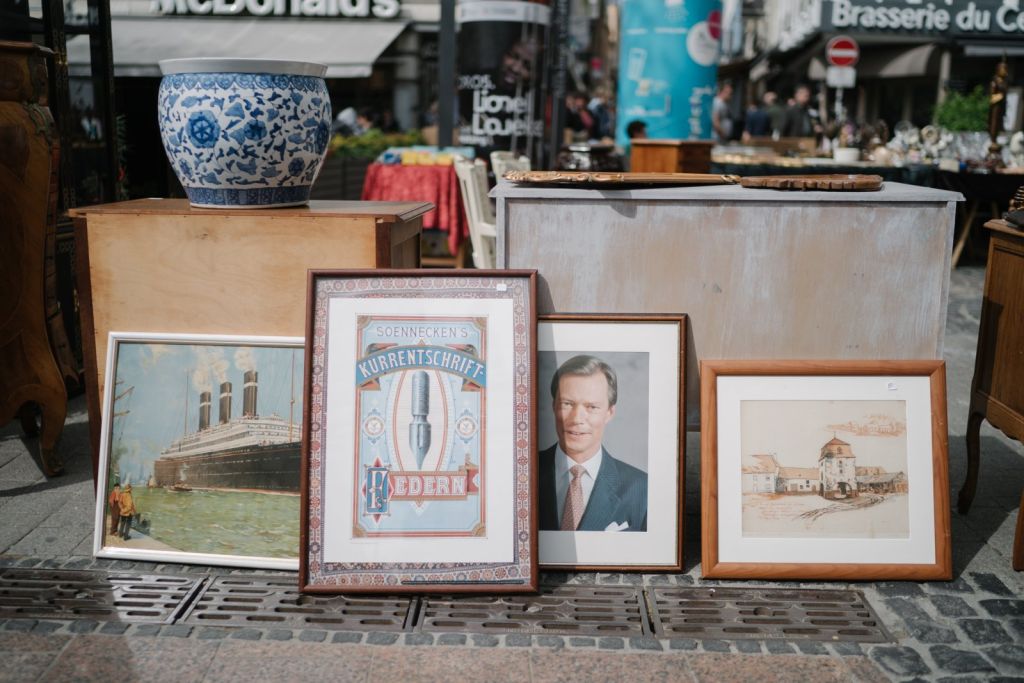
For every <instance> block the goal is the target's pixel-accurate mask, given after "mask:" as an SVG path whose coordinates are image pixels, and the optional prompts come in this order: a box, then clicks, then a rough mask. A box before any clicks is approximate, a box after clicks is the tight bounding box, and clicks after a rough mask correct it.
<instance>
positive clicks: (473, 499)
mask: <svg viewBox="0 0 1024 683" xmlns="http://www.w3.org/2000/svg"><path fill="white" fill-rule="evenodd" d="M535 288H536V272H535V271H447V272H444V273H439V274H437V275H434V274H431V273H429V272H426V271H419V270H416V271H396V270H391V271H388V270H376V271H310V274H309V298H308V306H309V310H308V311H307V338H306V349H307V356H306V377H305V397H306V400H307V401H308V404H307V405H308V406H309V410H308V411H307V412H306V415H305V424H304V432H303V433H304V440H303V461H302V464H303V474H302V486H303V488H302V538H301V543H302V545H301V549H300V556H299V559H300V569H299V576H300V578H299V585H300V588H301V589H302V590H304V591H308V592H325V593H327V592H359V591H364V592H400V591H415V592H470V591H477V592H495V591H508V592H512V591H516V592H524V591H532V590H535V589H536V586H537V552H536V542H537V541H536V531H535V529H536V522H535V510H534V507H535V500H536V499H535V492H534V491H535V487H534V480H535V465H534V458H533V457H532V455H533V453H534V442H535V422H534V414H533V400H534V367H533V359H534V357H535V353H536V339H535V330H536V309H535Z"/></svg>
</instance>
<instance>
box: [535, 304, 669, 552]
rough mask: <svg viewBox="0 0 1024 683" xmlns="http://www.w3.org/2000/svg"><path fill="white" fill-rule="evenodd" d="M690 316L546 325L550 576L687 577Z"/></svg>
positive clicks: (541, 427)
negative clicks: (556, 572) (572, 572)
mask: <svg viewBox="0 0 1024 683" xmlns="http://www.w3.org/2000/svg"><path fill="white" fill-rule="evenodd" d="M685 344H686V316H685V315H604V314H601V315H590V314H556V315H546V316H540V318H539V319H538V325H537V435H538V439H537V451H538V453H537V465H538V498H539V503H538V505H539V528H540V563H541V566H542V567H543V568H545V569H580V570H609V571H645V572H657V571H666V572H670V571H675V572H678V571H682V565H683V550H682V549H683V538H682V535H683V475H684V467H683V463H684V451H685V443H686V425H685V422H684V419H685V414H686V413H685V405H684V402H685V391H684V387H685V386H686V384H685V364H686V363H685V359H686V353H685Z"/></svg>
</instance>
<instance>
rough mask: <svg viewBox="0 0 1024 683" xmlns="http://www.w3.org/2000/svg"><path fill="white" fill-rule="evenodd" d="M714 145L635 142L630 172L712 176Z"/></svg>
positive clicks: (694, 141)
mask: <svg viewBox="0 0 1024 683" xmlns="http://www.w3.org/2000/svg"><path fill="white" fill-rule="evenodd" d="M713 145H714V143H712V142H701V141H700V140H631V141H630V148H631V151H630V157H629V170H630V171H632V172H634V173H710V172H711V147H712V146H713Z"/></svg>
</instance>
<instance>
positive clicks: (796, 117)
mask: <svg viewBox="0 0 1024 683" xmlns="http://www.w3.org/2000/svg"><path fill="white" fill-rule="evenodd" d="M810 102H811V89H810V88H809V87H807V86H806V85H799V86H797V88H796V92H795V93H793V105H792V106H791V107H790V108H789V109H787V110H786V116H785V119H784V120H783V122H782V130H781V131H779V133H780V135H782V137H784V138H807V137H811V136H813V135H815V134H816V133H819V132H821V126H819V125H818V124H817V122H815V120H814V117H813V116H812V115H811V110H810V107H809V104H810Z"/></svg>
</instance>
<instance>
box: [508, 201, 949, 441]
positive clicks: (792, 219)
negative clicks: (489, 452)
mask: <svg viewBox="0 0 1024 683" xmlns="http://www.w3.org/2000/svg"><path fill="white" fill-rule="evenodd" d="M492 195H493V196H494V197H495V198H496V199H497V219H498V230H497V232H498V250H497V262H498V267H506V268H536V269H537V270H538V271H539V272H540V278H539V283H538V284H539V288H538V311H539V312H540V313H551V312H573V313H585V312H594V313H596V312H615V313H644V312H646V313H687V314H689V316H690V329H691V334H690V339H689V349H688V355H689V358H688V363H687V373H688V377H687V412H688V415H689V418H688V422H690V424H691V426H695V425H696V424H697V423H698V419H699V418H698V405H699V400H698V399H699V381H698V374H697V360H698V359H700V358H735V359H739V358H874V359H903V358H941V357H942V341H943V333H944V330H945V323H946V300H947V296H948V293H949V265H950V253H951V250H952V243H953V224H954V217H955V209H956V202H957V201H961V200H962V199H963V197H962V196H961V195H959V194H957V193H954V192H947V191H943V190H934V189H930V188H923V187H916V186H912V185H903V184H900V183H886V184H885V185H884V187H883V188H882V190H880V191H878V192H780V191H776V190H754V189H747V188H742V187H739V186H706V187H682V188H661V189H641V190H615V191H610V190H579V189H570V188H566V187H537V186H528V185H514V184H512V183H508V182H506V181H502V182H501V183H499V185H498V186H497V187H496V188H495V189H494V190H493V191H492Z"/></svg>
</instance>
